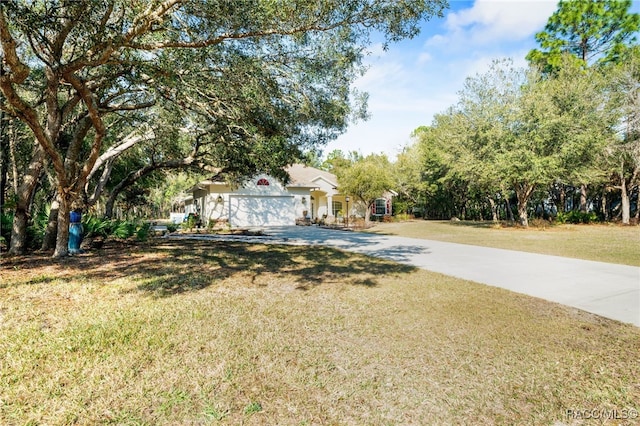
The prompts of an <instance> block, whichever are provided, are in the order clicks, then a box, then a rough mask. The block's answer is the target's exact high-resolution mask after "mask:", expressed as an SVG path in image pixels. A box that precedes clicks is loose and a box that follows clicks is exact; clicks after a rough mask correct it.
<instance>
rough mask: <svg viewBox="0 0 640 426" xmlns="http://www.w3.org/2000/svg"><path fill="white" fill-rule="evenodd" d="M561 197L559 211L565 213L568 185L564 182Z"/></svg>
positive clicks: (561, 187)
mask: <svg viewBox="0 0 640 426" xmlns="http://www.w3.org/2000/svg"><path fill="white" fill-rule="evenodd" d="M559 198H560V202H559V204H560V205H559V206H558V213H564V212H566V211H567V187H566V186H565V185H564V184H560V195H559Z"/></svg>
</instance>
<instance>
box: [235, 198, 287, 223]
mask: <svg viewBox="0 0 640 426" xmlns="http://www.w3.org/2000/svg"><path fill="white" fill-rule="evenodd" d="M229 224H230V225H231V226H232V227H234V228H237V227H247V226H284V225H295V224H296V214H295V208H294V200H293V196H291V195H287V196H237V195H236V196H233V195H232V196H231V197H230V199H229Z"/></svg>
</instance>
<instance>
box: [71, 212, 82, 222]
mask: <svg viewBox="0 0 640 426" xmlns="http://www.w3.org/2000/svg"><path fill="white" fill-rule="evenodd" d="M69 217H70V219H71V223H80V222H81V221H82V213H80V212H71V214H70V215H69Z"/></svg>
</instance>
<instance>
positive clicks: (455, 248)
mask: <svg viewBox="0 0 640 426" xmlns="http://www.w3.org/2000/svg"><path fill="white" fill-rule="evenodd" d="M265 234H266V235H267V236H268V238H270V239H271V241H272V242H283V243H287V244H305V245H324V246H330V247H335V248H339V249H342V250H347V251H352V252H357V253H363V254H367V255H371V256H377V257H381V258H385V259H390V260H395V261H397V262H400V263H404V264H409V265H413V266H416V267H418V268H422V269H427V270H429V271H435V272H440V273H443V274H446V275H451V276H454V277H458V278H463V279H466V280H471V281H475V282H478V283H483V284H488V285H492V286H496V287H501V288H505V289H508V290H512V291H515V292H518V293H523V294H527V295H530V296H534V297H539V298H542V299H546V300H550V301H553V302H557V303H562V304H564V305H568V306H572V307H575V308H578V309H582V310H585V311H588V312H591V313H594V314H598V315H601V316H603V317H607V318H611V319H615V320H618V321H622V322H626V323H631V324H634V325H636V326H640V268H638V267H634V266H625V265H615V264H610V263H603V262H593V261H588V260H578V259H569V258H564V257H558V256H547V255H541V254H533V253H524V252H517V251H511V250H502V249H495V248H487V247H479V246H471V245H466V244H454V243H445V242H440V241H432V240H421V239H415V238H404V237H396V236H389V235H379V234H369V233H364V232H348V231H339V230H329V229H323V228H318V227H315V226H295V227H278V228H268V229H266V230H265Z"/></svg>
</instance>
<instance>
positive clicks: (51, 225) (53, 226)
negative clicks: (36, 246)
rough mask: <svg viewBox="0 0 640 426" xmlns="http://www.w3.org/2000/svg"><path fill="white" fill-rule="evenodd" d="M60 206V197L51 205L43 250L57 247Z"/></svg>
mask: <svg viewBox="0 0 640 426" xmlns="http://www.w3.org/2000/svg"><path fill="white" fill-rule="evenodd" d="M59 205H60V202H59V201H58V197H57V196H56V197H55V198H54V200H53V202H52V203H51V211H50V212H49V220H48V222H47V229H45V232H44V238H43V239H42V250H53V249H54V248H55V246H56V236H57V233H58V210H59Z"/></svg>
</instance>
